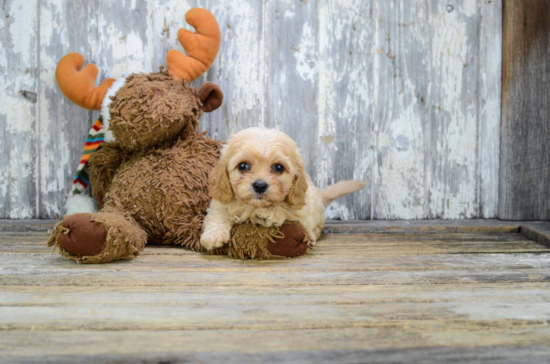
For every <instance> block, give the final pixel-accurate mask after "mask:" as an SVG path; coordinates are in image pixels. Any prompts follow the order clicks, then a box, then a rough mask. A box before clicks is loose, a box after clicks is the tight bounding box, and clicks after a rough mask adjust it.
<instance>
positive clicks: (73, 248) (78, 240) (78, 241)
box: [58, 214, 107, 257]
mask: <svg viewBox="0 0 550 364" xmlns="http://www.w3.org/2000/svg"><path fill="white" fill-rule="evenodd" d="M62 225H63V227H64V228H66V229H69V231H67V232H66V233H62V234H60V235H59V237H58V240H59V245H60V246H61V247H62V248H63V249H65V250H66V251H67V252H68V253H69V254H71V255H73V256H79V257H83V256H93V255H98V254H100V253H101V252H102V251H103V249H105V246H106V244H107V231H106V230H105V227H104V226H103V225H102V224H100V223H98V222H94V221H91V220H90V215H88V214H73V215H70V216H67V217H66V218H65V220H63V222H62Z"/></svg>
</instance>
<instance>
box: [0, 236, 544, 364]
mask: <svg viewBox="0 0 550 364" xmlns="http://www.w3.org/2000/svg"><path fill="white" fill-rule="evenodd" d="M516 230H517V229H516ZM510 231H514V230H513V229H512V230H510ZM46 240H47V234H45V233H43V232H28V233H24V232H1V233H0V286H1V288H0V361H3V362H9V363H14V362H48V361H49V362H56V363H59V362H74V361H78V362H102V361H104V362H126V361H128V362H135V361H138V360H141V362H154V363H158V362H169V363H172V362H220V361H223V362H225V363H241V362H257V363H264V362H315V363H322V362H374V363H377V362H443V361H460V362H499V363H508V362H510V363H511V362H526V363H533V362H547V361H548V360H549V358H550V249H549V248H548V247H545V246H543V245H539V244H537V243H535V242H533V241H530V240H529V239H527V238H526V237H525V236H524V235H522V234H520V233H518V232H506V230H502V231H501V230H498V232H497V233H495V232H492V233H479V232H476V233H464V232H463V233H443V234H442V233H428V234H422V233H390V234H388V233H385V234H381V233H378V234H372V233H371V234H359V233H357V234H347V235H346V234H331V235H325V236H324V237H323V239H322V240H321V241H319V243H318V247H316V248H315V249H314V250H313V251H311V252H310V254H309V255H308V256H305V257H301V258H297V259H286V260H277V261H238V260H231V259H228V258H227V257H220V256H204V255H200V254H196V253H192V252H188V251H185V250H183V249H180V248H173V247H147V248H146V250H145V252H144V254H143V255H142V256H141V257H140V258H139V259H137V260H135V261H131V262H121V263H116V264H107V265H78V264H75V263H73V262H71V261H67V260H65V259H62V258H60V257H59V256H57V255H54V254H51V251H50V249H49V248H46V247H45V241H46Z"/></svg>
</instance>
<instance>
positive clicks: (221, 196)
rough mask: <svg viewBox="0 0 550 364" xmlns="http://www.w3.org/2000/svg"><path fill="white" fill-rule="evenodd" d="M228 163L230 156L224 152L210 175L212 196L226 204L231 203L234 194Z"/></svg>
mask: <svg viewBox="0 0 550 364" xmlns="http://www.w3.org/2000/svg"><path fill="white" fill-rule="evenodd" d="M228 164H229V158H228V157H225V156H224V153H223V152H222V156H221V158H220V161H219V162H218V164H217V165H216V167H214V169H213V170H212V171H211V172H210V175H209V182H210V196H212V198H213V199H215V200H218V201H220V202H221V203H222V204H224V205H226V204H228V203H230V202H231V200H233V196H234V194H233V188H232V187H231V182H230V181H229V173H228V171H227V166H228Z"/></svg>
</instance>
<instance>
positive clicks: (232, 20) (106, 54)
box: [0, 0, 502, 219]
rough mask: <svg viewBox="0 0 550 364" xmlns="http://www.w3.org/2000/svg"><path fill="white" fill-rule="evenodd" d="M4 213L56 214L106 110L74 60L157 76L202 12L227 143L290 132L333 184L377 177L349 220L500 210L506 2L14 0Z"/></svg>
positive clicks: (0, 156)
mask: <svg viewBox="0 0 550 364" xmlns="http://www.w3.org/2000/svg"><path fill="white" fill-rule="evenodd" d="M1 6H2V8H1V12H2V13H1V18H0V42H1V43H0V48H1V49H0V78H1V80H0V94H1V99H0V132H1V133H2V134H0V218H13V219H16V218H54V217H56V216H59V215H60V214H62V206H63V204H64V202H65V198H66V195H67V193H68V191H69V189H70V186H71V180H72V176H73V173H74V170H75V168H76V166H77V164H78V161H79V159H80V155H81V150H82V147H83V144H84V140H85V136H86V133H87V131H88V130H89V128H90V126H91V124H92V122H93V121H94V120H95V119H96V117H97V113H96V112H89V111H85V110H82V109H80V108H79V107H77V106H75V105H73V104H72V103H71V102H69V101H68V100H66V99H65V98H64V97H63V95H62V94H61V92H60V91H59V89H58V88H57V85H56V83H55V80H54V70H55V67H56V64H57V62H58V60H59V59H60V58H61V57H62V56H63V55H64V54H66V53H69V52H75V51H76V52H80V53H81V54H83V55H84V56H85V58H86V60H87V61H88V62H93V63H95V64H97V65H98V67H99V68H100V78H101V79H103V78H105V77H119V76H121V75H122V74H123V73H125V72H126V71H128V70H129V69H146V70H155V69H157V68H158V67H159V66H161V65H164V59H165V55H166V52H167V51H168V50H170V49H172V48H176V49H179V50H182V48H181V46H180V45H179V44H178V43H177V39H176V33H177V30H178V29H179V28H180V27H183V26H185V27H188V26H187V25H186V24H185V21H184V15H185V13H186V12H187V10H189V9H190V8H192V7H195V6H200V7H204V8H207V9H209V10H210V11H212V13H214V15H215V16H216V17H217V19H218V21H219V23H220V27H221V31H222V46H221V50H220V53H219V55H218V58H217V60H216V62H215V64H214V65H213V67H212V68H211V69H210V71H209V72H208V73H207V74H206V75H205V76H203V77H201V78H200V79H199V80H198V81H196V82H195V84H196V85H199V84H200V83H202V82H204V81H206V80H208V81H212V82H215V83H217V84H219V85H220V86H221V88H222V90H223V91H224V93H225V101H224V105H223V107H222V108H221V109H219V110H218V111H216V112H214V113H213V114H211V115H205V116H204V117H203V120H202V128H203V129H208V130H210V134H211V135H212V136H213V137H216V138H220V139H225V138H226V137H227V136H228V135H229V133H232V132H235V131H238V130H241V129H243V128H246V127H250V126H257V125H263V126H269V127H276V128H280V129H281V130H283V131H285V132H287V133H288V134H290V135H291V136H292V137H293V138H294V139H295V140H296V141H297V142H298V144H299V145H300V146H301V147H302V149H303V155H304V157H305V160H306V163H307V166H308V172H309V174H310V176H311V177H312V179H313V181H314V182H315V183H317V184H318V185H319V186H321V187H323V186H326V185H327V184H330V183H333V182H336V181H338V180H340V179H350V178H355V179H360V180H365V181H368V186H367V187H366V188H365V189H364V190H363V191H361V192H359V193H357V194H355V195H353V196H348V197H346V198H343V199H342V200H340V201H338V202H335V203H334V204H333V205H332V206H331V207H330V208H329V210H328V211H327V216H328V217H332V218H342V219H423V218H449V219H450V218H452V219H460V218H476V217H484V218H491V217H496V216H497V215H498V204H499V198H498V192H499V191H498V189H499V159H500V154H499V148H500V140H499V135H500V110H501V104H500V96H501V64H502V55H501V54H502V51H501V46H502V3H501V1H500V0H492V1H491V0H448V1H442V0H422V1H419V0H410V1H409V0H347V1H345V0H339V1H336V0H320V1H313V0H302V1H297V0H292V1H291V0H286V1H283V0H265V1H259V0H208V1H182V0H127V1H120V0H116V1H115V0H112V1H106V0H103V1H101V0H88V1H86V2H82V1H69V0H3V2H2V4H1Z"/></svg>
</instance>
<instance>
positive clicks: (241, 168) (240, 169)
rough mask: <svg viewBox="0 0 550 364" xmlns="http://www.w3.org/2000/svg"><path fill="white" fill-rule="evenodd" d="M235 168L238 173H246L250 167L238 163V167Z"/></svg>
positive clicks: (243, 163) (244, 163) (246, 164)
mask: <svg viewBox="0 0 550 364" xmlns="http://www.w3.org/2000/svg"><path fill="white" fill-rule="evenodd" d="M237 168H239V171H241V172H246V171H248V170H250V166H249V165H248V163H246V162H241V163H239V166H238V167H237Z"/></svg>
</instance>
